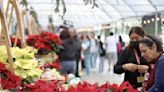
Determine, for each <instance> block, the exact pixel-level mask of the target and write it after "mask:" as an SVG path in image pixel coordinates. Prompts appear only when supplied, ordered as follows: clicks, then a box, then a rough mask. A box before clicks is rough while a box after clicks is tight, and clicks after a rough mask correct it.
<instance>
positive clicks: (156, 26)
mask: <svg viewBox="0 0 164 92" xmlns="http://www.w3.org/2000/svg"><path fill="white" fill-rule="evenodd" d="M157 19H158V13H157V11H156V13H155V36H157V35H158V20H157Z"/></svg>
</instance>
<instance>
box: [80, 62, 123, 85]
mask: <svg viewBox="0 0 164 92" xmlns="http://www.w3.org/2000/svg"><path fill="white" fill-rule="evenodd" d="M97 63H99V60H98V59H97ZM123 77H124V74H121V75H118V74H114V73H113V70H111V71H110V72H108V62H107V60H105V62H104V72H103V73H99V72H98V64H97V67H96V68H95V69H92V73H91V75H90V76H86V75H85V73H83V76H82V77H81V80H84V81H87V82H89V83H92V84H93V83H96V82H97V83H98V84H100V85H101V84H104V83H106V82H107V81H108V82H109V83H111V84H114V83H115V84H121V82H122V81H123Z"/></svg>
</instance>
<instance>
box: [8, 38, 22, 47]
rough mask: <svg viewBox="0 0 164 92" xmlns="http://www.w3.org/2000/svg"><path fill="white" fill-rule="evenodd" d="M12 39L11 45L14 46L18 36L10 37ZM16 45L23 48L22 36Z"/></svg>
mask: <svg viewBox="0 0 164 92" xmlns="http://www.w3.org/2000/svg"><path fill="white" fill-rule="evenodd" d="M10 40H11V45H12V47H13V46H14V44H15V41H16V38H15V37H10ZM16 46H17V47H20V48H21V39H20V38H17V41H16Z"/></svg>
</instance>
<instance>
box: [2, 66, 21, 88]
mask: <svg viewBox="0 0 164 92" xmlns="http://www.w3.org/2000/svg"><path fill="white" fill-rule="evenodd" d="M0 75H1V85H2V88H3V89H9V90H18V89H19V87H21V80H22V79H21V78H20V77H19V76H16V75H14V74H12V73H11V72H10V71H8V70H7V69H6V67H5V65H4V64H2V63H0Z"/></svg>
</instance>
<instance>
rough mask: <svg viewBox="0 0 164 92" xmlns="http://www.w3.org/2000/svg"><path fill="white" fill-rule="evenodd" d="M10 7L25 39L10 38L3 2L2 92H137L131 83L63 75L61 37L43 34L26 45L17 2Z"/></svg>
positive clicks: (0, 58) (1, 34)
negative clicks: (59, 57)
mask: <svg viewBox="0 0 164 92" xmlns="http://www.w3.org/2000/svg"><path fill="white" fill-rule="evenodd" d="M8 3H9V4H12V5H13V6H14V7H15V9H16V13H17V14H18V15H17V16H18V17H19V18H18V17H17V19H18V25H19V28H18V29H19V32H20V33H21V36H22V37H21V39H19V38H18V31H17V33H16V34H17V36H16V37H10V38H9V33H8V29H7V26H8V27H9V26H10V23H9V24H7V23H6V21H5V20H6V19H5V17H4V16H5V15H4V13H3V9H2V2H0V8H1V9H0V10H1V11H0V18H1V24H2V26H3V27H4V28H3V30H2V31H0V38H1V39H0V43H1V44H0V84H1V85H0V92H138V91H137V90H135V89H133V87H132V86H131V85H130V84H129V83H128V82H123V83H122V84H121V85H117V84H110V83H108V82H107V83H105V84H103V85H99V84H98V83H95V84H90V83H88V82H85V81H81V80H80V78H77V77H75V76H74V75H73V74H69V75H66V76H62V75H60V73H59V70H60V64H59V62H60V61H59V60H58V56H57V53H58V52H59V50H60V49H61V48H63V47H62V46H61V44H62V41H61V39H60V38H59V36H58V35H56V34H54V33H51V32H46V31H43V32H41V33H40V34H37V35H29V36H28V37H27V39H26V42H24V40H25V37H23V36H24V34H23V29H22V23H21V20H20V18H21V17H20V12H19V9H18V7H17V3H16V0H13V2H8ZM11 15H12V13H11ZM11 15H10V16H11ZM9 20H11V19H10V18H9ZM3 36H4V37H3ZM2 42H3V43H4V44H5V46H4V44H3V45H2ZM10 43H11V44H10ZM24 43H27V45H28V46H25V45H24V46H23V48H22V45H23V44H24ZM6 47H7V49H6Z"/></svg>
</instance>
